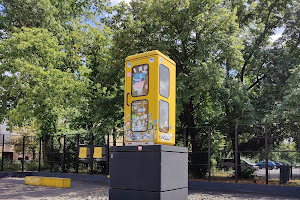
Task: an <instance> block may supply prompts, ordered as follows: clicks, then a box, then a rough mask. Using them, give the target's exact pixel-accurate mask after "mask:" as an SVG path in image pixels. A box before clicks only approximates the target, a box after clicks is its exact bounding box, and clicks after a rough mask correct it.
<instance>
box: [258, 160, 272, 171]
mask: <svg viewBox="0 0 300 200" xmlns="http://www.w3.org/2000/svg"><path fill="white" fill-rule="evenodd" d="M255 165H256V166H258V167H259V169H262V168H266V161H260V162H258V163H256V164H255ZM268 168H269V169H271V170H272V169H274V168H275V169H276V165H275V163H274V162H272V161H269V162H268Z"/></svg>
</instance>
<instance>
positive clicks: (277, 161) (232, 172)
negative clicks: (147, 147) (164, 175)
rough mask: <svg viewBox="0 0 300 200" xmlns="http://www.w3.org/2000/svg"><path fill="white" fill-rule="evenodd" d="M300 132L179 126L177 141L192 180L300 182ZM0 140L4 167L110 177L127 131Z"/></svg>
mask: <svg viewBox="0 0 300 200" xmlns="http://www.w3.org/2000/svg"><path fill="white" fill-rule="evenodd" d="M299 133H300V132H299V130H297V129H292V128H291V127H286V126H283V125H278V124H255V125H250V124H236V125H232V126H226V125H224V127H221V128H217V127H212V126H202V127H186V128H180V127H177V128H176V145H177V146H185V147H187V148H188V150H189V163H188V164H189V178H190V179H196V180H198V179H202V180H207V181H225V182H236V183H239V182H247V183H249V182H254V183H265V184H269V183H270V182H271V183H272V184H273V183H274V184H275V183H278V184H279V183H284V182H285V181H282V180H283V178H282V177H284V180H287V176H288V178H289V180H290V181H294V180H300V154H299V148H300V137H299V136H300V134H299ZM0 144H1V163H0V164H1V171H22V172H24V171H48V172H61V173H85V174H106V175H108V174H109V147H110V146H115V145H117V146H122V145H124V141H123V137H122V133H117V134H115V135H114V134H110V135H109V134H107V135H106V136H101V137H100V138H99V136H97V137H95V136H94V134H92V133H89V134H69V135H53V136H48V137H47V138H45V137H33V136H20V135H11V136H6V135H0ZM81 147H88V148H87V149H88V152H87V154H89V156H88V157H87V158H80V156H79V154H80V148H81ZM94 147H102V154H103V156H102V158H101V159H99V158H94V156H92V154H93V152H94V150H92V148H94ZM286 166H289V169H290V170H289V173H287V170H286ZM283 168H285V170H281V171H282V172H280V169H283ZM283 172H285V173H284V174H283ZM280 180H281V181H280Z"/></svg>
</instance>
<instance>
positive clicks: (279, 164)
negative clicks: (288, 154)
mask: <svg viewBox="0 0 300 200" xmlns="http://www.w3.org/2000/svg"><path fill="white" fill-rule="evenodd" d="M274 163H275V166H276V169H279V167H280V166H282V165H283V164H282V163H280V162H274Z"/></svg>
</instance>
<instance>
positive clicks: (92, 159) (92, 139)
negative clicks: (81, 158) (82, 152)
mask: <svg viewBox="0 0 300 200" xmlns="http://www.w3.org/2000/svg"><path fill="white" fill-rule="evenodd" d="M90 144H91V145H92V148H93V150H92V151H90V159H91V175H93V167H94V166H93V165H94V157H93V154H92V152H94V146H93V145H94V134H93V132H91V143H90Z"/></svg>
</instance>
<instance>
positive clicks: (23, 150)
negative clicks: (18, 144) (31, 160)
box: [22, 135, 25, 172]
mask: <svg viewBox="0 0 300 200" xmlns="http://www.w3.org/2000/svg"><path fill="white" fill-rule="evenodd" d="M22 152H23V162H22V172H24V163H25V135H23V149H22Z"/></svg>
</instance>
